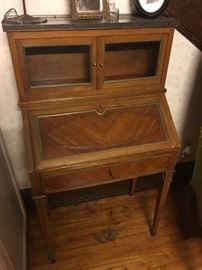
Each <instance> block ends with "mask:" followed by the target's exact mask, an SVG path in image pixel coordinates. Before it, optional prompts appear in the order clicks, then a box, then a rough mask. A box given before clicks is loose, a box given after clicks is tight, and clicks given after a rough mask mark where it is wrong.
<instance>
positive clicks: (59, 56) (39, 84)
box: [18, 38, 96, 96]
mask: <svg viewBox="0 0 202 270" xmlns="http://www.w3.org/2000/svg"><path fill="white" fill-rule="evenodd" d="M94 47H95V42H94V38H80V39H76V38H71V39H69V38H58V39H28V40H20V44H18V48H19V53H20V55H21V57H22V59H21V60H22V61H21V63H23V64H24V65H23V67H22V68H23V72H22V74H23V76H24V78H23V82H24V87H25V93H26V95H30V94H35V95H37V94H39V93H40V92H41V91H43V95H46V93H47V95H49V94H52V95H55V96H57V95H58V94H60V92H63V94H64V95H65V94H68V93H69V92H71V91H79V90H92V89H95V85H96V82H95V80H96V78H95V75H94V73H95V70H94V68H93V67H94V66H93V64H92V63H94V62H96V61H95V57H96V56H95V48H94Z"/></svg>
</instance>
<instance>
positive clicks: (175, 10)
mask: <svg viewBox="0 0 202 270" xmlns="http://www.w3.org/2000/svg"><path fill="white" fill-rule="evenodd" d="M166 13H167V15H169V16H172V17H174V18H176V19H177V20H178V21H179V24H178V26H177V30H179V32H180V33H181V34H183V35H184V36H185V37H186V38H187V39H189V40H190V41H191V42H192V43H193V44H194V45H195V46H196V47H198V48H199V49H200V50H202V31H201V29H202V5H201V0H185V1H178V0H170V2H169V5H168V8H167V10H166Z"/></svg>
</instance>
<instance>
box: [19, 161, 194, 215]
mask: <svg viewBox="0 0 202 270" xmlns="http://www.w3.org/2000/svg"><path fill="white" fill-rule="evenodd" d="M193 167H194V163H193V162H188V163H179V164H177V166H176V171H175V173H174V176H173V184H174V185H179V186H186V185H187V183H189V181H190V179H191V176H192V172H193ZM161 181H162V176H161V174H158V175H150V176H146V177H140V178H138V181H137V186H136V192H140V191H145V190H150V189H157V188H158V187H159V184H160V182H161ZM130 184H131V180H125V181H120V182H116V183H111V184H106V185H102V186H98V187H97V186H96V187H91V188H84V189H79V190H73V191H67V192H63V193H56V194H52V195H49V204H50V207H59V206H64V205H70V204H76V203H79V202H84V201H89V200H97V199H102V198H106V197H111V196H118V195H122V194H127V193H128V194H129V190H130ZM21 194H22V197H23V200H24V204H25V207H26V210H27V213H29V214H30V213H33V212H34V211H35V208H34V202H33V200H32V194H31V189H30V188H28V189H23V190H21Z"/></svg>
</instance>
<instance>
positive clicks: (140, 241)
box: [28, 191, 202, 270]
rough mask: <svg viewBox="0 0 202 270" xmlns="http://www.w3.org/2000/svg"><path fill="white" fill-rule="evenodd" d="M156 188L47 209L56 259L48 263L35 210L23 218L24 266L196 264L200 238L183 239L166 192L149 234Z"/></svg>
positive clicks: (200, 263) (79, 268)
mask: <svg viewBox="0 0 202 270" xmlns="http://www.w3.org/2000/svg"><path fill="white" fill-rule="evenodd" d="M155 198H156V191H148V192H141V193H137V195H136V196H135V197H133V198H131V197H129V196H127V195H124V196H119V197H114V198H108V199H102V200H99V201H92V202H86V203H81V204H78V205H73V206H67V207H62V208H57V209H53V210H51V216H50V224H51V234H52V237H53V241H54V245H55V251H56V260H57V262H56V263H55V264H52V265H51V264H50V263H49V261H48V258H47V255H46V253H45V247H44V244H43V241H42V238H41V235H40V233H39V228H38V223H37V220H36V217H35V216H32V217H30V219H29V236H28V269H29V270H136V269H137V270H148V269H151V270H160V269H163V270H174V269H175V270H178V269H179V270H189V269H190V270H199V269H200V267H201V269H202V256H201V254H202V240H201V239H200V238H195V239H189V240H186V239H185V238H184V237H183V233H182V231H181V228H180V227H179V226H178V222H177V219H176V218H177V217H176V209H175V203H174V201H173V200H172V198H171V197H169V199H168V202H167V205H166V210H165V211H164V214H163V217H162V220H161V222H160V226H159V231H158V235H157V236H156V237H151V236H150V232H149V226H150V225H151V221H152V217H153V210H154V205H155Z"/></svg>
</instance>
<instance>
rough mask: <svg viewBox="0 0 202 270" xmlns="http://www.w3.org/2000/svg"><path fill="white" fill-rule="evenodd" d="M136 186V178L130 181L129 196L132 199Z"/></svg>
mask: <svg viewBox="0 0 202 270" xmlns="http://www.w3.org/2000/svg"><path fill="white" fill-rule="evenodd" d="M136 184H137V177H136V178H133V179H132V180H131V186H130V196H132V197H133V196H134V195H135V191H136Z"/></svg>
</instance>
